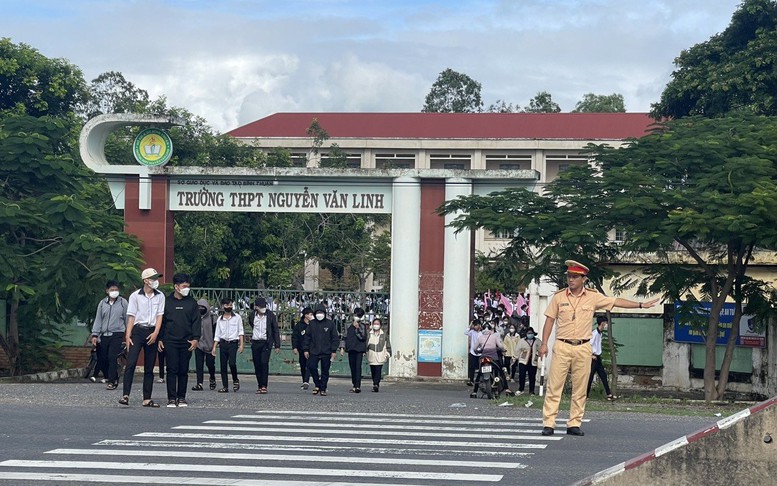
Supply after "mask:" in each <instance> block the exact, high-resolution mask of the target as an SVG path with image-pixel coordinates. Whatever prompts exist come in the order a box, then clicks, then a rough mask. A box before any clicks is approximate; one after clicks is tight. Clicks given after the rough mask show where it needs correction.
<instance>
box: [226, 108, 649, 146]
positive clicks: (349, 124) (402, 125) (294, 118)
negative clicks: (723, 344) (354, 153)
mask: <svg viewBox="0 0 777 486" xmlns="http://www.w3.org/2000/svg"><path fill="white" fill-rule="evenodd" d="M313 118H317V119H318V123H319V125H320V126H321V127H322V128H323V129H324V130H326V131H327V132H328V133H329V136H330V137H331V138H400V139H561V140H623V139H625V138H632V137H633V138H638V137H641V136H643V135H645V134H646V133H647V132H648V131H649V128H650V126H651V125H652V124H653V120H652V119H651V118H650V116H649V115H648V114H647V113H276V114H274V115H270V116H268V117H265V118H262V119H260V120H257V121H255V122H252V123H249V124H247V125H243V126H242V127H239V128H236V129H234V130H232V131H230V132H228V134H229V135H232V136H233V137H237V138H254V137H259V138H264V137H266V138H306V137H308V136H309V135H308V134H307V133H306V130H307V129H308V127H309V126H310V123H311V122H312V121H313Z"/></svg>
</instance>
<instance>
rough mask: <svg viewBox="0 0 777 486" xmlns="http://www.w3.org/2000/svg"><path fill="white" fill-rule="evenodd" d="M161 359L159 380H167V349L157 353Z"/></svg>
mask: <svg viewBox="0 0 777 486" xmlns="http://www.w3.org/2000/svg"><path fill="white" fill-rule="evenodd" d="M157 356H158V357H159V378H161V379H163V380H164V379H165V360H166V359H167V348H165V349H164V350H162V351H157Z"/></svg>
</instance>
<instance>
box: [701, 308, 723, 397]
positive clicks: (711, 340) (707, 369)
mask: <svg viewBox="0 0 777 486" xmlns="http://www.w3.org/2000/svg"><path fill="white" fill-rule="evenodd" d="M719 320H720V314H719V313H718V314H715V313H714V312H713V313H711V314H710V318H709V322H708V323H707V336H706V340H705V343H704V347H705V353H704V400H705V401H707V402H709V401H712V400H716V399H717V398H718V397H717V389H716V388H715V346H716V343H715V342H716V341H717V339H718V321H719Z"/></svg>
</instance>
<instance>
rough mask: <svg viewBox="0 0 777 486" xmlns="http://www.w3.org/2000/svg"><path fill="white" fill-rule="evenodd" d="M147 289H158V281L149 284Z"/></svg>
mask: <svg viewBox="0 0 777 486" xmlns="http://www.w3.org/2000/svg"><path fill="white" fill-rule="evenodd" d="M148 286H149V287H151V288H152V289H154V290H156V289H157V288H158V287H159V280H152V281H151V283H150V284H148Z"/></svg>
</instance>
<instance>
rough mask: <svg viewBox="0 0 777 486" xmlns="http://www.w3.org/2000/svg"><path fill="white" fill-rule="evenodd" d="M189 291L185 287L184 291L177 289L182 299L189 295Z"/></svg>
mask: <svg viewBox="0 0 777 486" xmlns="http://www.w3.org/2000/svg"><path fill="white" fill-rule="evenodd" d="M190 290H191V289H190V288H189V287H186V288H185V289H178V293H179V294H181V295H183V296H184V297H187V296H188V295H189V291H190Z"/></svg>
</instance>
